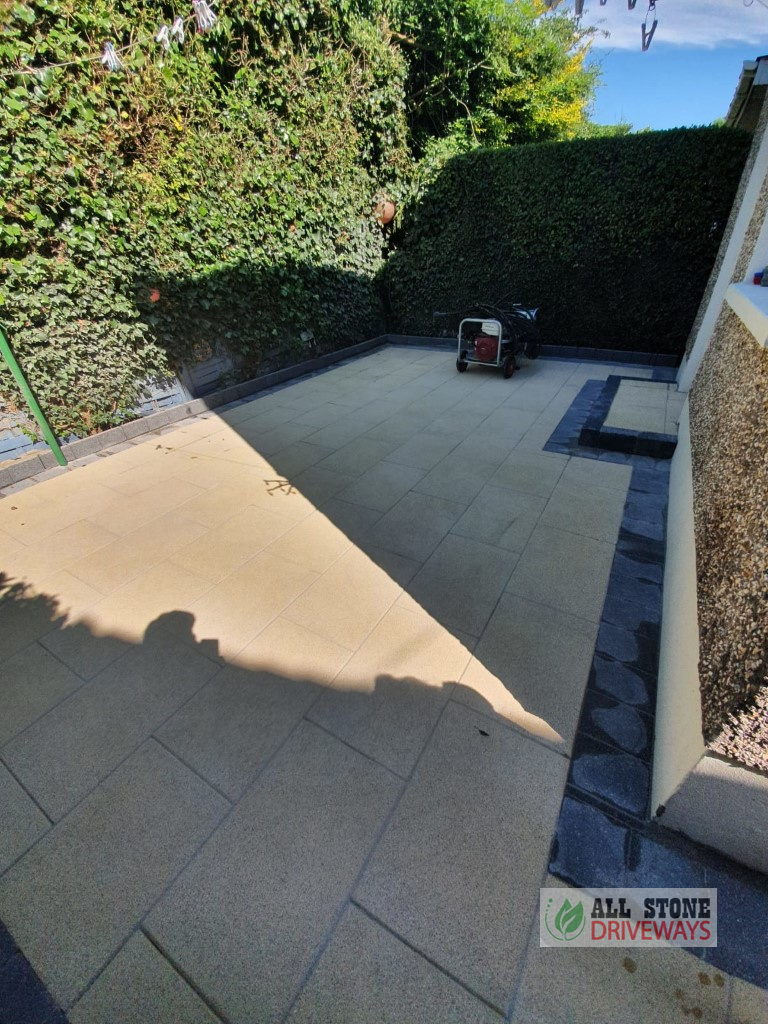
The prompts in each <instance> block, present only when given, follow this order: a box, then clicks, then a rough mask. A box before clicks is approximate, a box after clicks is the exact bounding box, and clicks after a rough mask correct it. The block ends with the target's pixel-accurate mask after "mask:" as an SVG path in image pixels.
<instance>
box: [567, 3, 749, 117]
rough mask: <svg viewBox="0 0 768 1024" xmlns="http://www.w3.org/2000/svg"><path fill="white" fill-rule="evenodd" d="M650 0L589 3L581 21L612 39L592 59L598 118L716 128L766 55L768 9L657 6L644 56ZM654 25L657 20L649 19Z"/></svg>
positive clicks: (728, 5)
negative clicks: (748, 69) (749, 68)
mask: <svg viewBox="0 0 768 1024" xmlns="http://www.w3.org/2000/svg"><path fill="white" fill-rule="evenodd" d="M766 3H768V0H766ZM647 10H648V0H637V5H636V7H635V9H634V10H633V11H630V10H628V8H627V0H606V3H605V6H600V4H599V0H586V3H585V5H584V15H583V20H584V22H585V24H588V25H597V26H598V27H600V28H602V29H605V30H607V31H609V32H610V36H609V37H608V38H597V39H596V41H595V44H594V45H593V49H592V54H593V57H592V59H593V60H595V61H597V62H598V63H599V64H600V65H601V68H602V82H603V84H602V87H601V88H600V89H599V90H598V94H597V99H596V102H595V106H594V109H593V113H592V119H593V120H594V121H597V122H599V123H600V124H615V123H616V122H617V121H620V120H623V121H629V122H630V124H632V125H633V127H634V128H636V129H637V128H646V127H649V128H674V127H677V126H681V125H695V124H710V123H711V122H712V121H714V120H715V118H718V117H723V116H724V115H725V113H726V111H727V109H728V106H729V104H730V102H731V99H732V98H733V94H734V91H735V89H736V84H737V82H738V79H739V74H740V72H741V67H742V64H743V63H744V61H745V60H753V59H754V58H755V57H758V56H760V55H762V54H767V53H768V7H766V6H763V4H762V3H761V2H760V0H752V3H751V4H750V5H749V6H747V5H745V3H744V0H657V2H656V16H657V18H658V22H659V24H658V27H657V29H656V34H655V35H654V37H653V41H652V43H651V47H650V49H649V50H648V51H647V52H646V53H643V52H642V51H641V46H640V41H641V29H640V26H641V25H642V23H643V21H644V19H645V16H646V12H647ZM651 20H652V19H651Z"/></svg>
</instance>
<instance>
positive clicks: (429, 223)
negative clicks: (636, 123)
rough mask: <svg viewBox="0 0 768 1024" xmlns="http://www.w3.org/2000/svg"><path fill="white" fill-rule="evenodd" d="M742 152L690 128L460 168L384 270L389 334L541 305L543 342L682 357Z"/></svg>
mask: <svg viewBox="0 0 768 1024" xmlns="http://www.w3.org/2000/svg"><path fill="white" fill-rule="evenodd" d="M749 145H750V136H749V135H747V134H745V133H742V132H738V131H735V130H731V129H727V128H693V129H675V130H673V131H666V132H647V133H641V134H638V135H631V136H626V137H623V138H598V139H585V140H578V141H574V142H560V143H546V144H542V145H533V146H520V147H516V148H512V149H505V150H476V151H475V152H472V153H470V154H467V155H464V156H459V157H456V158H455V159H453V160H451V161H450V162H449V163H448V164H447V165H446V167H445V168H444V170H443V171H442V173H441V174H440V176H439V177H438V178H437V180H436V181H435V182H434V184H433V185H432V186H431V188H430V189H429V190H428V191H427V193H426V194H425V195H424V196H423V198H422V199H421V200H420V202H419V203H418V205H416V206H414V208H413V209H412V210H411V211H410V212H409V214H408V216H407V217H406V219H405V224H404V227H403V230H402V236H401V238H400V245H399V249H398V251H397V252H396V253H395V254H394V255H393V256H392V257H391V259H390V260H389V262H388V265H387V269H386V282H387V289H386V292H387V299H388V303H389V310H390V317H391V327H392V329H393V330H396V331H399V332H402V333H408V334H421V335H430V334H434V333H435V324H434V322H433V319H432V313H433V311H435V310H458V309H461V307H462V306H467V305H472V304H474V303H476V302H479V301H485V302H495V303H497V304H498V303H499V302H500V301H501V300H503V299H505V298H506V299H509V300H511V301H517V302H522V303H525V304H528V305H531V306H538V307H540V310H541V313H540V318H541V326H542V340H543V341H544V343H546V344H554V345H569V346H596V347H600V348H613V349H622V350H639V351H644V352H656V353H667V354H669V353H673V354H675V355H678V354H680V353H682V351H683V346H684V344H685V339H686V337H687V335H688V332H689V329H690V327H691V323H692V321H693V318H694V316H695V313H696V310H697V307H698V304H699V301H700V299H701V295H702V292H703V290H704V287H705V285H706V282H707V277H708V275H709V272H710V270H711V268H712V264H713V263H714V260H715V256H716V254H717V249H718V246H719V243H720V239H721V236H722V233H723V229H724V228H725V225H726V222H727V220H728V215H729V213H730V209H731V205H732V202H733V198H734V194H735V191H736V188H737V185H738V182H739V178H740V175H741V171H742V168H743V165H744V161H745V159H746V155H747V151H748V149H749Z"/></svg>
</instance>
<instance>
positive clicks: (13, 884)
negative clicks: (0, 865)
mask: <svg viewBox="0 0 768 1024" xmlns="http://www.w3.org/2000/svg"><path fill="white" fill-rule="evenodd" d="M228 807H229V805H228V803H227V801H226V800H224V799H223V798H222V797H220V796H219V795H218V794H216V793H214V791H213V790H212V789H211V788H210V787H209V786H207V785H206V784H205V783H204V782H203V781H202V780H201V779H199V778H198V777H197V776H196V775H194V774H193V773H192V772H190V771H189V769H187V768H185V767H184V766H183V765H182V764H180V763H179V761H177V760H176V758H174V757H172V756H171V755H170V754H168V753H167V752H166V751H164V750H162V749H161V748H160V747H159V746H158V745H157V744H156V743H153V742H152V741H150V742H148V743H146V744H145V745H144V746H143V747H142V748H141V749H140V750H138V751H137V752H136V753H135V754H134V755H133V756H132V757H131V758H130V759H129V760H128V761H126V762H125V763H124V764H123V765H121V766H120V768H119V769H118V770H117V771H116V772H115V773H114V774H113V775H111V776H110V777H109V778H108V779H107V780H105V781H104V782H103V783H102V785H101V786H100V787H99V788H98V789H97V790H96V792H94V793H93V794H91V796H90V797H89V798H88V799H87V800H85V801H84V802H83V803H82V804H81V805H80V806H79V807H78V808H77V809H76V810H75V811H73V813H72V814H70V815H69V816H68V817H67V819H66V820H65V821H63V822H61V823H60V824H59V825H58V826H57V827H56V828H54V829H52V830H51V832H49V833H48V835H46V836H45V837H44V838H43V839H42V840H41V841H40V842H39V843H38V844H37V845H36V846H35V847H34V848H33V849H32V850H30V851H29V853H28V854H27V855H26V856H25V857H23V858H22V860H20V861H19V862H18V863H17V864H16V865H15V866H14V867H13V868H11V870H10V871H9V872H8V873H7V874H6V875H5V876H4V877H3V878H2V880H0V917H2V920H3V921H4V922H5V923H6V925H7V926H8V928H9V930H10V931H11V934H12V935H13V937H14V938H15V939H16V941H17V942H18V944H19V946H20V947H21V949H22V951H23V953H24V954H25V956H26V957H27V958H28V959H29V960H30V962H31V963H32V966H33V967H34V968H35V970H36V971H37V973H38V974H39V975H40V977H41V978H42V980H43V982H44V983H45V984H46V985H47V986H48V988H49V989H50V990H51V992H52V993H53V995H54V996H55V997H56V998H57V999H58V1000H59V1001H60V1002H61V1004H62V1005H64V1006H67V1005H69V1004H70V1003H72V1002H73V1001H74V1000H75V999H76V998H77V997H78V995H79V994H80V993H81V992H82V991H83V990H84V989H85V987H86V985H87V984H88V982H89V981H90V980H91V978H92V977H93V976H94V974H95V973H96V972H97V971H99V970H100V969H101V968H102V967H103V965H104V964H105V963H106V961H107V960H108V959H109V958H110V957H111V956H112V954H113V953H114V952H115V951H116V950H117V949H118V948H119V947H120V945H121V944H122V942H123V941H124V940H125V939H126V938H127V936H128V935H129V934H130V932H131V931H132V930H133V928H134V927H135V926H136V924H137V923H138V921H139V920H140V918H141V917H142V915H143V914H145V913H146V912H147V910H149V908H150V907H151V906H152V904H153V902H154V901H155V900H156V899H157V898H158V897H159V896H160V895H161V893H162V892H163V890H164V889H165V887H166V886H167V885H168V883H169V882H170V881H171V880H172V879H173V878H174V877H175V875H177V874H178V872H179V871H180V870H181V869H182V868H183V867H184V865H185V864H186V863H187V861H188V860H189V858H190V857H191V856H192V854H193V853H194V852H195V850H196V849H197V848H198V846H199V845H200V844H201V843H202V842H203V840H204V839H206V838H207V836H208V835H209V834H210V832H211V830H212V829H213V828H214V826H215V825H216V824H217V822H218V821H219V820H220V819H221V818H222V817H223V815H224V814H225V813H226V811H227V809H228Z"/></svg>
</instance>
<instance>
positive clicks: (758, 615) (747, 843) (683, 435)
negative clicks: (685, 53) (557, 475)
mask: <svg viewBox="0 0 768 1024" xmlns="http://www.w3.org/2000/svg"><path fill="white" fill-rule="evenodd" d="M765 70H766V72H768V67H766V69H765ZM737 95H738V93H737ZM767 214H768V102H764V103H763V110H762V114H761V117H760V120H759V122H758V125H757V129H756V131H755V138H754V142H753V148H752V152H751V154H750V158H749V160H748V161H747V165H746V167H745V170H744V176H743V179H742V183H741V186H740V188H739V191H738V193H737V197H736V201H735V204H734V210H733V213H732V215H731V218H730V222H729V228H728V230H727V231H726V235H725V237H724V239H723V242H722V245H721V250H720V256H719V258H718V260H717V263H716V264H715V268H714V269H713V271H712V275H711V278H710V282H709V285H708V287H707V290H706V292H705V295H704V299H703V301H702V306H701V309H700V311H699V315H698V316H697V317H696V321H695V323H694V326H693V330H692V332H691V338H690V340H689V343H688V346H687V350H686V357H685V360H684V362H683V364H682V366H681V368H680V371H679V374H678V387H679V388H680V389H681V390H684V391H687V392H688V401H687V403H686V407H685V409H684V413H683V418H682V421H681V429H680V435H679V439H678V447H677V450H676V452H675V456H674V459H673V463H672V470H671V476H670V502H669V518H668V530H667V563H666V569H665V577H664V611H663V620H662V634H661V651H660V659H659V696H658V707H657V715H656V723H657V724H656V744H655V753H654V775H653V794H652V799H653V807H654V808H655V809H656V813H657V815H658V816H659V817H660V819H661V821H662V823H663V824H664V825H667V826H668V827H670V828H673V829H676V830H679V831H681V832H683V833H685V834H687V835H689V836H691V838H693V839H696V840H698V841H700V842H704V843H706V844H707V845H709V846H712V847H715V848H716V849H719V850H721V851H722V852H724V853H726V854H728V855H729V856H731V857H734V858H735V859H736V860H739V861H741V862H742V863H745V864H747V865H749V866H751V867H754V868H757V869H758V870H761V871H764V872H768V582H767V575H768V288H763V287H761V286H759V285H755V284H753V283H752V279H753V274H754V272H755V270H757V269H760V270H762V269H763V267H765V266H766V265H768V215H767Z"/></svg>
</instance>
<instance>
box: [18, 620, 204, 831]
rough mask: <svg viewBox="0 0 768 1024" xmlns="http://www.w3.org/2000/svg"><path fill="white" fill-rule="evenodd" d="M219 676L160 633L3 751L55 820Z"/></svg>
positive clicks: (191, 652)
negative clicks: (177, 709)
mask: <svg viewBox="0 0 768 1024" xmlns="http://www.w3.org/2000/svg"><path fill="white" fill-rule="evenodd" d="M216 671H218V670H217V667H216V665H214V664H213V663H212V662H211V661H209V660H208V659H207V658H206V657H204V656H203V655H202V654H198V653H197V652H196V651H195V650H193V648H192V647H191V646H188V645H187V644H184V643H181V642H180V641H177V640H175V639H171V638H170V637H167V636H164V635H162V634H160V635H157V636H154V637H152V638H151V639H149V640H147V641H146V642H145V643H144V644H143V645H141V646H140V647H134V648H132V649H131V650H129V651H128V652H127V653H126V654H124V655H123V656H122V658H120V659H119V660H118V661H116V662H114V663H113V664H112V665H110V666H109V667H108V668H106V669H105V670H104V671H103V672H102V673H100V675H98V676H96V678H95V679H93V680H92V681H91V682H90V683H87V684H86V685H85V686H83V687H81V688H80V689H79V690H77V691H76V692H75V693H74V694H73V695H72V696H71V697H70V698H69V699H68V700H66V701H64V702H63V703H62V704H59V705H57V706H56V707H55V708H53V710H52V711H50V712H49V713H48V714H47V715H45V716H44V717H43V718H40V719H38V721H37V722H35V723H34V724H33V725H31V726H30V727H29V728H28V729H27V730H26V731H25V732H23V733H21V734H20V735H18V736H16V737H15V738H14V739H13V740H11V742H10V743H8V744H6V746H5V747H4V748H3V759H4V760H5V762H6V764H8V765H9V767H11V768H12V769H13V771H14V772H15V773H16V774H17V775H18V777H19V778H20V779H21V780H22V781H23V782H24V785H25V786H26V787H27V788H28V789H29V791H30V792H31V793H32V794H33V795H34V796H35V799H36V800H38V801H39V803H40V805H41V806H42V807H44V808H45V810H46V811H47V813H48V814H50V816H51V817H52V818H53V819H54V820H57V819H59V818H61V817H62V816H63V815H64V814H65V813H66V812H67V811H68V810H70V809H71V808H72V807H73V806H74V805H75V804H76V803H77V802H78V800H81V799H82V798H83V797H84V796H85V795H86V793H88V792H89V790H91V789H93V787H94V786H96V785H97V784H98V783H99V782H100V781H101V780H102V779H103V778H104V777H105V776H106V775H107V774H108V773H109V772H110V771H112V769H113V768H115V767H116V765H118V764H119V763H120V761H122V759H123V758H124V757H126V756H127V755H128V754H130V753H131V751H132V750H134V749H135V748H136V747H137V746H138V745H139V744H140V743H141V742H142V741H143V740H145V739H146V738H147V737H148V736H149V735H150V733H151V732H152V730H153V729H154V728H156V727H157V726H158V725H160V723H161V722H162V721H164V720H165V719H166V718H167V717H168V716H169V715H170V714H172V713H173V711H175V710H176V708H178V707H179V706H180V705H181V704H183V703H184V701H186V700H188V699H189V697H191V696H192V694H193V693H195V692H196V691H197V690H199V689H200V687H201V686H203V685H204V683H205V682H206V681H207V680H208V679H210V678H211V676H212V675H213V674H214V672H216Z"/></svg>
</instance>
